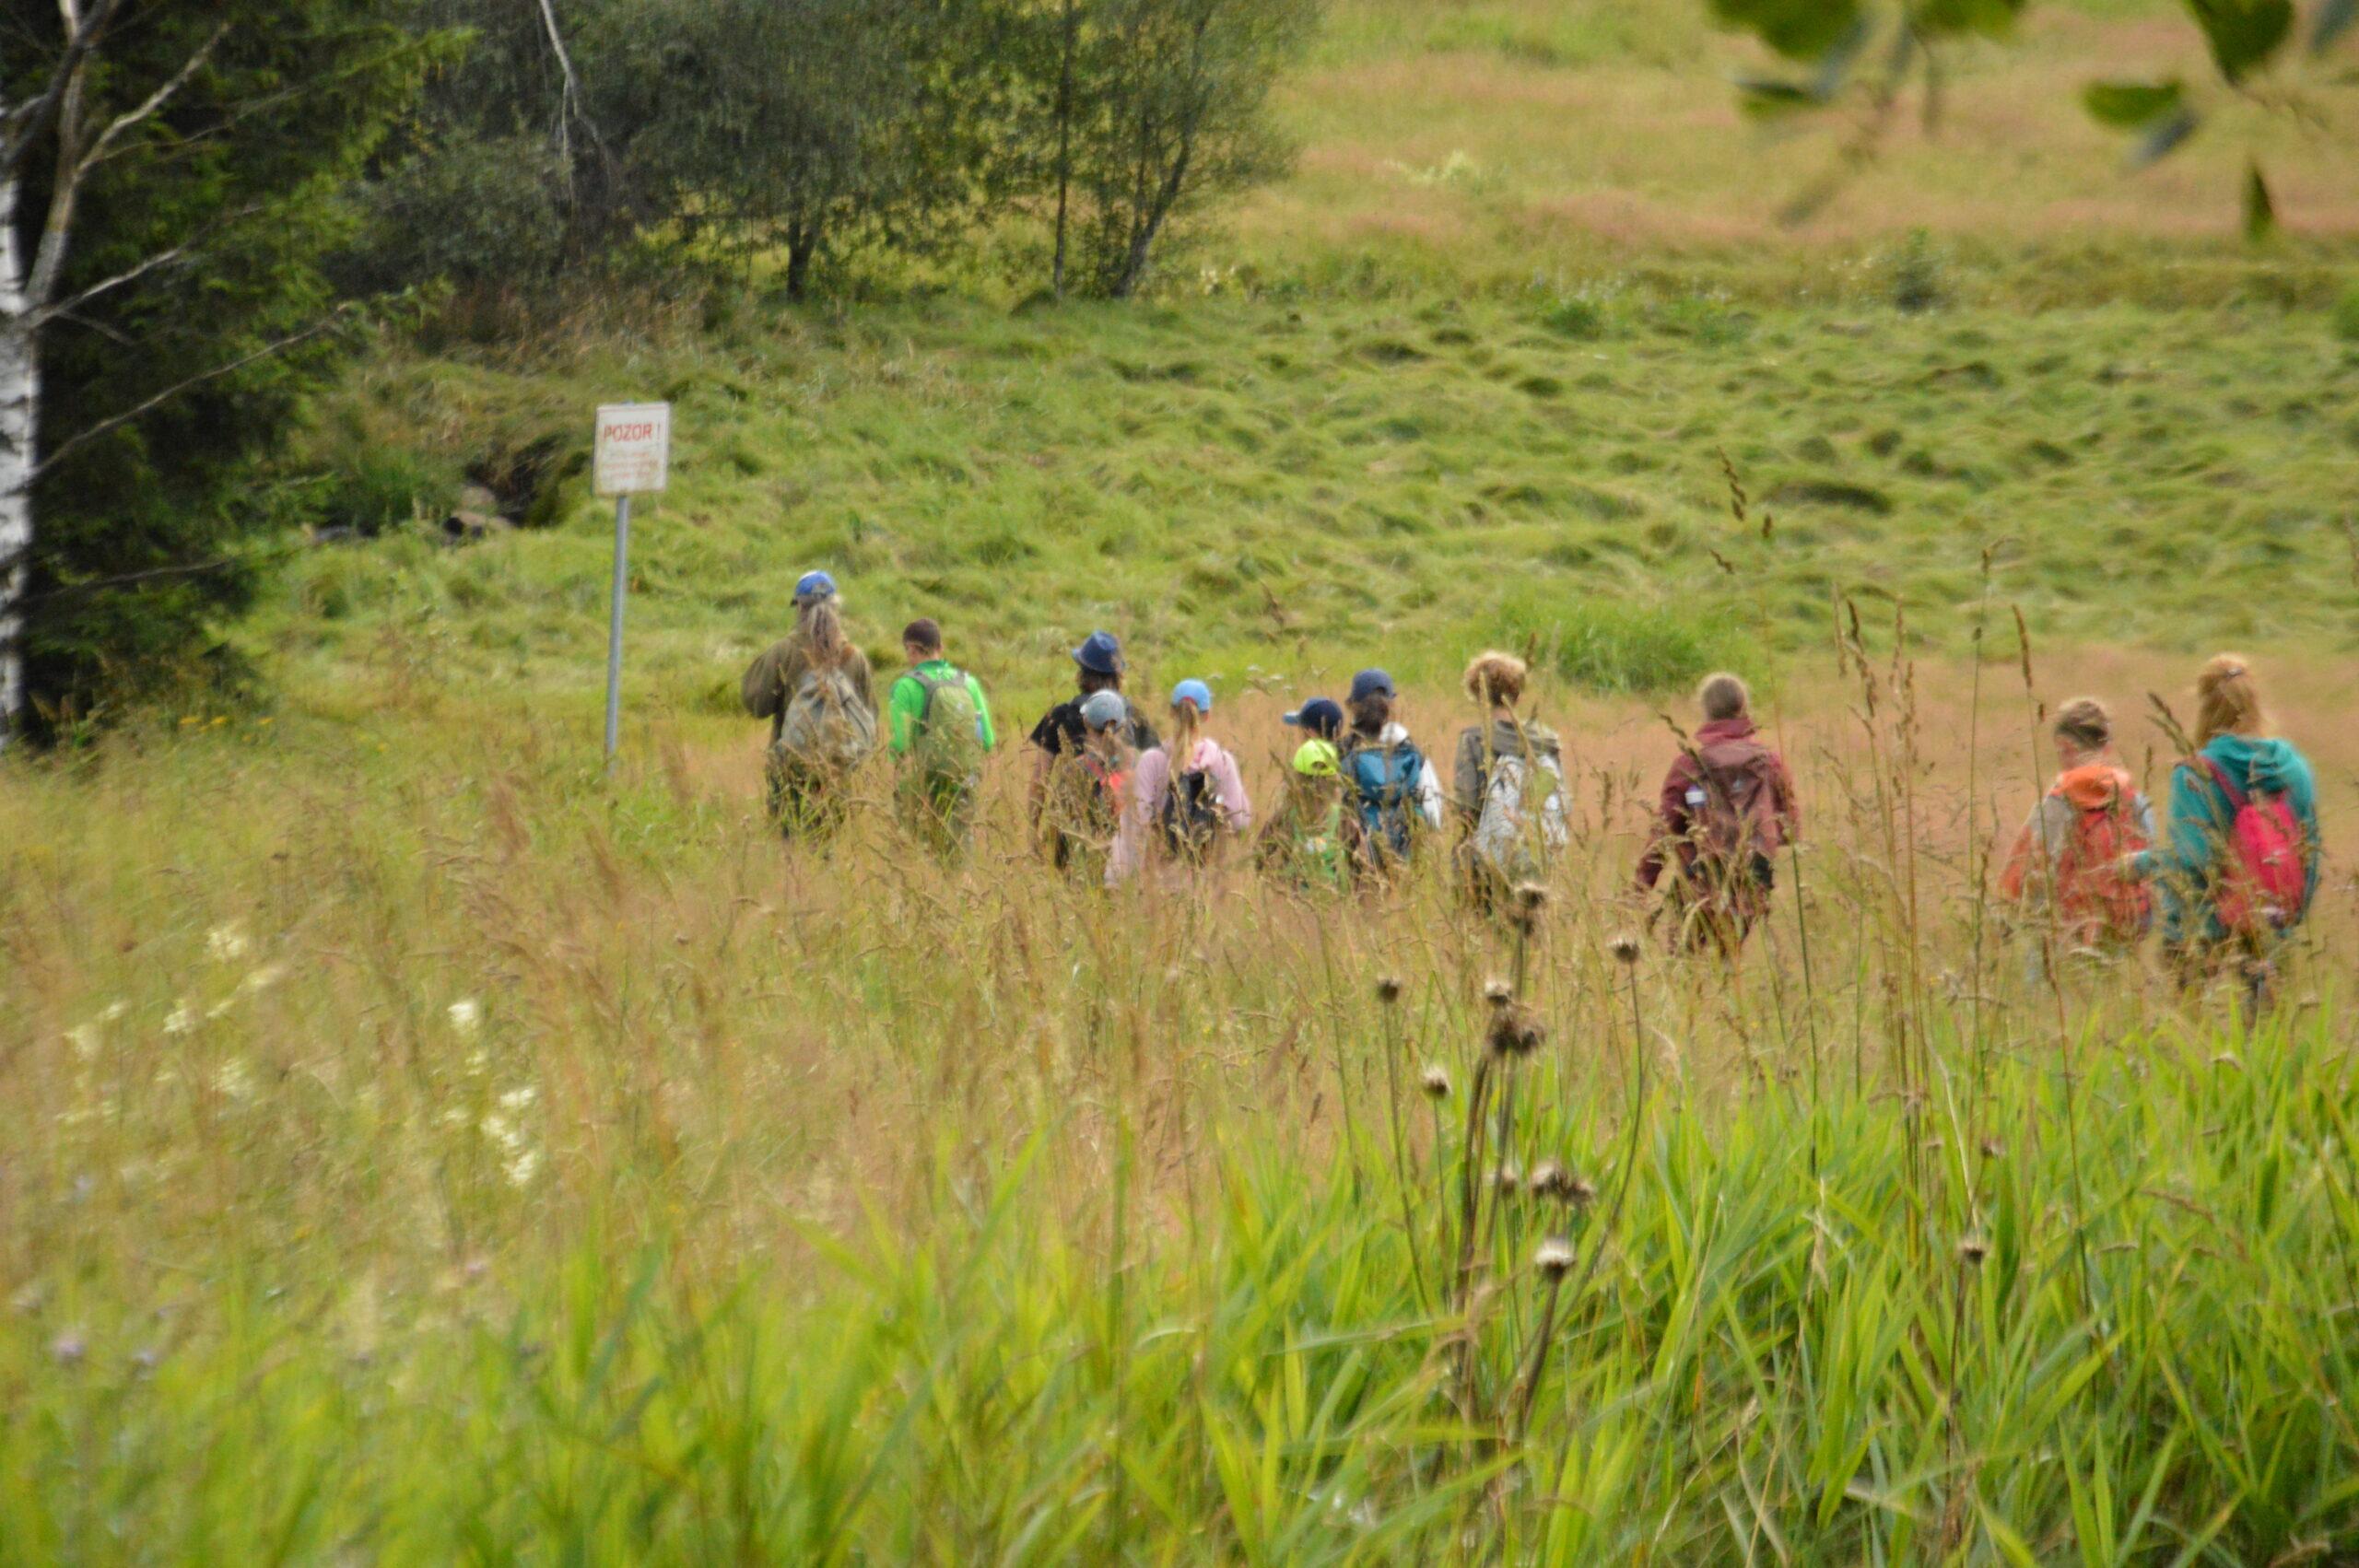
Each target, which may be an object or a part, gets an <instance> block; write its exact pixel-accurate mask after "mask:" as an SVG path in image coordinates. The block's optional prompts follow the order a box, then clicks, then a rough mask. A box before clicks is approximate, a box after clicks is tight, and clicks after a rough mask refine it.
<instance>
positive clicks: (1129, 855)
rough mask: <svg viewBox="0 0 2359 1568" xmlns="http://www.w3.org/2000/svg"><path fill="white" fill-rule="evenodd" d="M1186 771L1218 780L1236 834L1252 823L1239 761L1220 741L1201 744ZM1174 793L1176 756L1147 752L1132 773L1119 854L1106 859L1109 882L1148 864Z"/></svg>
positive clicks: (1218, 793) (1116, 849) (1217, 791)
mask: <svg viewBox="0 0 2359 1568" xmlns="http://www.w3.org/2000/svg"><path fill="white" fill-rule="evenodd" d="M1186 767H1190V768H1196V769H1200V770H1202V771H1203V772H1204V773H1207V774H1210V775H1211V776H1212V781H1213V793H1214V795H1215V796H1216V797H1217V798H1218V799H1219V801H1220V808H1221V812H1222V814H1224V815H1225V816H1226V817H1227V819H1228V827H1229V831H1230V832H1232V833H1242V832H1244V831H1245V830H1246V829H1247V828H1248V827H1250V826H1251V825H1252V824H1253V805H1252V802H1250V801H1248V800H1247V799H1246V798H1245V780H1244V779H1243V778H1241V777H1239V776H1238V771H1237V759H1236V758H1235V757H1233V756H1231V755H1228V753H1227V752H1226V751H1225V750H1224V749H1222V747H1221V744H1220V743H1219V742H1217V741H1212V740H1202V741H1198V742H1197V743H1196V749H1195V750H1194V752H1192V753H1191V754H1190V755H1189V758H1188V761H1187V764H1186ZM1183 771H1185V769H1184V768H1183ZM1170 790H1171V754H1170V753H1168V752H1166V751H1161V750H1156V751H1151V752H1141V753H1140V754H1139V760H1138V766H1135V767H1133V769H1132V770H1131V800H1130V805H1129V808H1128V809H1127V810H1125V811H1124V812H1123V813H1122V820H1121V824H1120V825H1118V826H1117V827H1116V829H1115V832H1114V849H1113V852H1112V853H1111V854H1110V855H1109V856H1108V857H1107V859H1106V880H1107V882H1108V883H1117V882H1121V881H1123V880H1124V879H1125V878H1128V877H1131V876H1133V875H1135V874H1136V873H1137V872H1138V869H1139V867H1140V866H1141V865H1143V864H1144V863H1145V860H1146V846H1147V840H1148V837H1149V836H1150V835H1151V834H1152V833H1153V832H1154V829H1155V823H1156V817H1158V816H1160V815H1161V814H1162V813H1163V798H1164V796H1165V795H1167V794H1168V793H1169V792H1170Z"/></svg>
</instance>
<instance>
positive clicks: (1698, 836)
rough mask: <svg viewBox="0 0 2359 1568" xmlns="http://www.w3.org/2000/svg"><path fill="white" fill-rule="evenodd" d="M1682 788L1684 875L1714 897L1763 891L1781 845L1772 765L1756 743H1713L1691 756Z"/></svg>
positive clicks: (1783, 833) (1781, 829) (1763, 748)
mask: <svg viewBox="0 0 2359 1568" xmlns="http://www.w3.org/2000/svg"><path fill="white" fill-rule="evenodd" d="M1695 758H1696V780H1695V782H1694V783H1692V784H1690V785H1688V787H1687V805H1688V808H1689V815H1688V825H1687V845H1686V848H1687V854H1686V857H1685V861H1684V865H1685V870H1686V872H1687V875H1688V877H1689V879H1690V880H1691V881H1694V882H1697V883H1703V884H1704V885H1706V886H1707V887H1708V888H1711V889H1713V890H1715V891H1718V892H1722V893H1726V892H1730V891H1732V890H1734V889H1736V888H1737V887H1738V886H1739V885H1740V884H1741V883H1752V884H1753V885H1755V886H1756V887H1761V888H1766V887H1767V886H1768V885H1769V883H1770V881H1771V879H1772V877H1773V875H1774V873H1775V868H1776V864H1777V854H1778V850H1779V849H1780V848H1783V847H1784V845H1785V841H1786V831H1785V823H1784V821H1783V819H1782V818H1780V816H1779V815H1778V786H1777V763H1776V760H1775V758H1774V756H1773V755H1772V754H1771V752H1770V750H1769V748H1768V747H1766V746H1765V745H1762V744H1761V743H1758V742H1756V741H1743V740H1728V741H1715V742H1713V743H1711V744H1710V745H1708V746H1705V747H1703V748H1702V749H1700V750H1699V751H1697V752H1696V754H1695Z"/></svg>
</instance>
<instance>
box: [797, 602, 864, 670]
mask: <svg viewBox="0 0 2359 1568" xmlns="http://www.w3.org/2000/svg"><path fill="white" fill-rule="evenodd" d="M794 629H795V630H796V631H797V632H799V633H801V634H802V637H803V654H804V658H806V659H808V660H810V661H811V662H812V663H813V664H815V665H816V666H818V667H819V668H820V669H822V670H832V669H834V668H835V667H836V666H837V665H839V664H840V663H842V662H843V661H845V660H846V659H849V658H850V657H851V643H850V642H849V641H847V640H846V639H845V638H844V621H843V616H841V615H840V614H837V612H836V602H835V600H833V599H832V598H828V599H814V600H813V601H811V602H810V603H807V604H805V605H804V606H803V608H802V609H801V610H800V611H799V612H798V613H797V614H796V616H795V623H794Z"/></svg>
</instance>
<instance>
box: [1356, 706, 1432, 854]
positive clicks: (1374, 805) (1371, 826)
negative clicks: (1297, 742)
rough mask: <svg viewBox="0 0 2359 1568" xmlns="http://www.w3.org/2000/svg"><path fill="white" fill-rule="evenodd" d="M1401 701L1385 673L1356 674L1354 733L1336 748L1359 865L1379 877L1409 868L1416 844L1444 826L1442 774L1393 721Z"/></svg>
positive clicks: (1405, 731)
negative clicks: (1355, 828)
mask: <svg viewBox="0 0 2359 1568" xmlns="http://www.w3.org/2000/svg"><path fill="white" fill-rule="evenodd" d="M1399 696H1400V694H1399V693H1398V692H1397V691H1395V690H1394V688H1393V685H1392V677H1391V676H1390V675H1388V674H1386V673H1384V672H1383V671H1381V670H1362V671H1361V672H1360V673H1358V674H1356V675H1354V676H1353V677H1352V695H1351V728H1350V730H1349V731H1346V732H1345V734H1344V739H1343V743H1342V745H1341V746H1340V747H1339V748H1338V750H1339V754H1340V757H1341V762H1342V767H1343V776H1344V792H1345V794H1346V795H1347V797H1348V798H1349V803H1350V805H1351V807H1352V810H1353V812H1354V813H1355V814H1356V816H1357V818H1358V826H1359V831H1358V835H1357V837H1358V840H1359V856H1360V861H1361V864H1362V865H1363V866H1365V867H1366V868H1367V869H1368V870H1369V871H1371V872H1376V873H1377V874H1379V875H1386V874H1389V873H1390V872H1392V871H1393V869H1395V868H1396V867H1399V866H1401V865H1403V864H1405V863H1406V862H1407V861H1408V860H1409V859H1410V857H1411V856H1412V855H1413V854H1414V853H1415V851H1416V848H1417V841H1418V840H1419V839H1420V838H1421V837H1424V836H1425V834H1426V832H1428V831H1430V830H1434V829H1438V828H1439V827H1440V826H1441V813H1442V788H1441V773H1440V770H1439V769H1438V768H1436V767H1435V766H1433V765H1432V764H1431V763H1430V762H1429V761H1428V760H1427V759H1426V755H1425V753H1423V752H1422V751H1420V750H1418V749H1417V744H1416V743H1415V742H1414V741H1412V740H1411V739H1410V738H1409V731H1407V730H1405V729H1403V728H1402V726H1401V725H1400V724H1398V723H1397V722H1395V721H1394V720H1393V717H1392V705H1393V704H1394V703H1395V702H1396V701H1398V700H1399Z"/></svg>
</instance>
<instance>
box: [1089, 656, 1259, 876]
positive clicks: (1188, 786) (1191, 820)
mask: <svg viewBox="0 0 2359 1568" xmlns="http://www.w3.org/2000/svg"><path fill="white" fill-rule="evenodd" d="M1212 710H1213V693H1212V688H1211V687H1210V686H1208V685H1205V684H1204V683H1203V682H1202V681H1182V682H1180V684H1179V685H1176V686H1174V687H1172V688H1171V739H1170V741H1169V742H1168V743H1166V744H1165V745H1164V746H1163V747H1162V748H1161V749H1159V750H1156V751H1150V752H1142V753H1140V754H1139V759H1138V768H1137V771H1136V772H1135V773H1134V774H1133V778H1132V780H1131V804H1130V809H1129V810H1127V811H1125V812H1124V813H1122V823H1121V832H1120V833H1119V834H1117V835H1116V837H1115V839H1114V855H1113V860H1112V861H1111V863H1110V864H1109V865H1108V866H1107V868H1106V880H1107V881H1108V882H1109V883H1114V882H1121V881H1123V880H1124V879H1125V878H1128V877H1130V876H1133V875H1135V874H1136V873H1137V872H1138V871H1139V869H1140V868H1141V867H1142V866H1144V864H1145V863H1146V860H1147V857H1148V856H1149V854H1150V853H1156V852H1159V853H1161V854H1162V855H1163V856H1164V857H1166V858H1167V859H1169V860H1175V861H1179V862H1180V863H1183V864H1189V865H1204V864H1208V863H1210V862H1212V861H1214V860H1217V859H1218V858H1219V856H1220V850H1221V846H1222V845H1223V844H1224V843H1225V842H1226V840H1227V839H1228V838H1230V837H1234V836H1236V835H1238V834H1241V833H1243V832H1244V831H1245V830H1246V829H1247V828H1249V827H1250V826H1251V825H1253V806H1252V802H1250V801H1249V800H1248V799H1247V798H1246V794H1245V780H1244V778H1243V776H1242V775H1241V774H1239V773H1238V767H1237V758H1236V757H1234V756H1232V755H1229V752H1228V748H1227V747H1226V746H1224V745H1222V744H1221V743H1219V742H1218V741H1216V740H1215V739H1213V737H1212V735H1211V734H1210V733H1209V732H1208V731H1207V730H1206V727H1205V724H1204V720H1206V719H1207V718H1209V717H1210V716H1211V714H1212Z"/></svg>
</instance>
